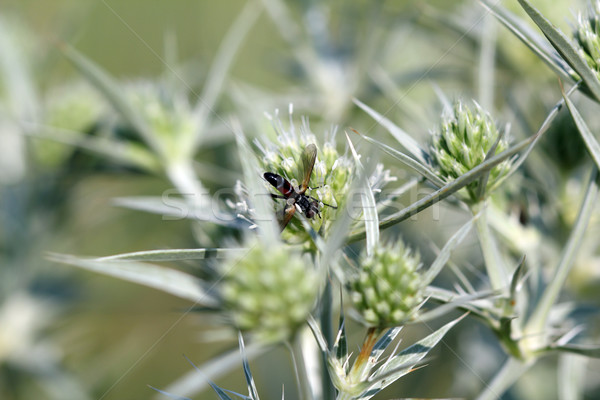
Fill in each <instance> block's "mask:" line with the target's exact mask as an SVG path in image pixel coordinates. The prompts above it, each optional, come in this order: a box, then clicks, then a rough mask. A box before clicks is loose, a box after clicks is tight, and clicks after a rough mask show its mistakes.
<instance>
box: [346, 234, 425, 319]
mask: <svg viewBox="0 0 600 400" xmlns="http://www.w3.org/2000/svg"><path fill="white" fill-rule="evenodd" d="M419 261H420V256H419V254H418V253H413V252H412V251H411V249H409V248H408V247H406V246H405V245H404V243H403V242H402V241H401V240H398V241H397V242H392V243H389V244H386V245H381V246H376V247H375V248H374V250H373V254H371V255H366V254H364V253H363V254H362V255H361V265H360V269H359V271H358V273H357V274H355V275H354V276H353V277H352V278H351V280H350V291H351V299H352V302H353V304H354V307H355V308H356V310H357V311H358V312H359V314H360V316H361V318H362V319H363V322H364V323H365V324H367V325H368V326H373V327H384V326H397V325H400V324H402V323H403V322H405V321H407V320H409V319H413V318H414V317H415V315H416V313H417V310H418V306H419V304H421V303H422V302H423V289H424V287H423V286H424V285H423V279H422V277H421V274H420V273H419V271H418V269H419V267H420V263H419Z"/></svg>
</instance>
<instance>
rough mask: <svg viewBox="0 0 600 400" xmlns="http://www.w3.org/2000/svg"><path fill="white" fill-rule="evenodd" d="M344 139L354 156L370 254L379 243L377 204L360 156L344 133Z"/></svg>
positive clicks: (368, 252)
mask: <svg viewBox="0 0 600 400" xmlns="http://www.w3.org/2000/svg"><path fill="white" fill-rule="evenodd" d="M346 139H347V140H348V146H349V147H350V151H351V152H352V155H353V156H354V162H355V163H356V170H357V171H358V173H359V175H360V177H361V182H360V183H359V184H360V190H361V192H362V191H364V193H361V196H360V201H361V203H362V211H363V216H364V221H365V234H366V237H367V254H368V255H372V254H373V252H374V251H375V246H377V244H378V243H379V215H377V205H376V204H375V196H374V195H373V191H372V190H371V186H370V185H369V180H368V179H367V176H366V171H365V168H364V167H363V165H362V163H361V162H360V158H359V157H358V154H357V153H356V150H355V149H354V145H353V144H352V141H351V140H350V137H349V136H348V134H347V133H346Z"/></svg>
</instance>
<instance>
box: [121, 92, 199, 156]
mask: <svg viewBox="0 0 600 400" xmlns="http://www.w3.org/2000/svg"><path fill="white" fill-rule="evenodd" d="M126 95H127V97H128V99H129V101H130V102H131V104H132V106H133V107H134V108H135V110H136V111H137V112H139V114H140V116H141V117H142V118H143V119H144V121H145V122H147V124H148V128H149V131H150V134H151V135H152V136H153V139H154V140H155V141H156V143H157V144H158V146H159V150H160V153H161V154H160V155H161V156H162V157H163V158H164V159H165V160H169V161H177V160H181V159H190V158H191V157H192V156H193V151H194V150H195V146H194V144H195V143H194V140H195V139H196V136H197V131H198V129H199V126H198V118H197V117H196V116H195V114H194V108H193V106H192V105H191V104H190V102H189V98H188V96H187V94H186V93H184V92H177V91H173V90H167V89H166V88H165V87H163V86H161V85H160V84H151V83H147V82H139V83H134V84H131V85H129V86H127V87H126Z"/></svg>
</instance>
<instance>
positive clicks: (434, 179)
mask: <svg viewBox="0 0 600 400" xmlns="http://www.w3.org/2000/svg"><path fill="white" fill-rule="evenodd" d="M360 136H361V137H362V138H363V139H365V140H366V141H367V142H369V143H373V144H374V145H376V146H377V147H379V148H380V149H381V150H383V151H385V152H386V153H387V154H389V155H390V156H392V157H394V158H395V159H397V160H398V161H400V162H401V163H402V164H404V165H406V166H407V167H409V168H410V169H412V170H414V171H415V172H416V173H418V174H419V175H421V176H423V177H425V178H426V179H428V180H429V181H430V182H431V183H433V184H434V185H435V186H437V187H442V186H444V184H445V182H444V181H443V180H442V179H441V178H440V177H439V176H437V175H436V173H435V172H434V171H433V170H432V169H431V168H429V167H428V166H427V165H426V164H421V163H420V162H419V161H417V160H415V159H414V158H412V157H410V156H407V155H406V154H404V153H402V152H400V151H398V150H396V149H394V148H392V147H390V146H388V145H386V144H384V143H382V142H380V141H378V140H375V139H373V138H371V137H369V136H365V135H363V134H360Z"/></svg>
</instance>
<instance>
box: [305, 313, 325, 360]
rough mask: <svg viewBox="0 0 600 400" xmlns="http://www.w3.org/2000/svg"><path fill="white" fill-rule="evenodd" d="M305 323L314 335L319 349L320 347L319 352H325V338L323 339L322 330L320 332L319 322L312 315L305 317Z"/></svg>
mask: <svg viewBox="0 0 600 400" xmlns="http://www.w3.org/2000/svg"><path fill="white" fill-rule="evenodd" d="M307 323H308V326H309V327H310V330H311V331H312V333H313V335H314V336H315V340H316V341H317V344H318V345H319V349H321V352H322V353H323V354H327V353H328V348H327V339H325V336H324V335H323V332H321V328H319V323H318V322H317V321H316V320H315V319H314V318H313V317H312V316H309V318H308V319H307Z"/></svg>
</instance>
